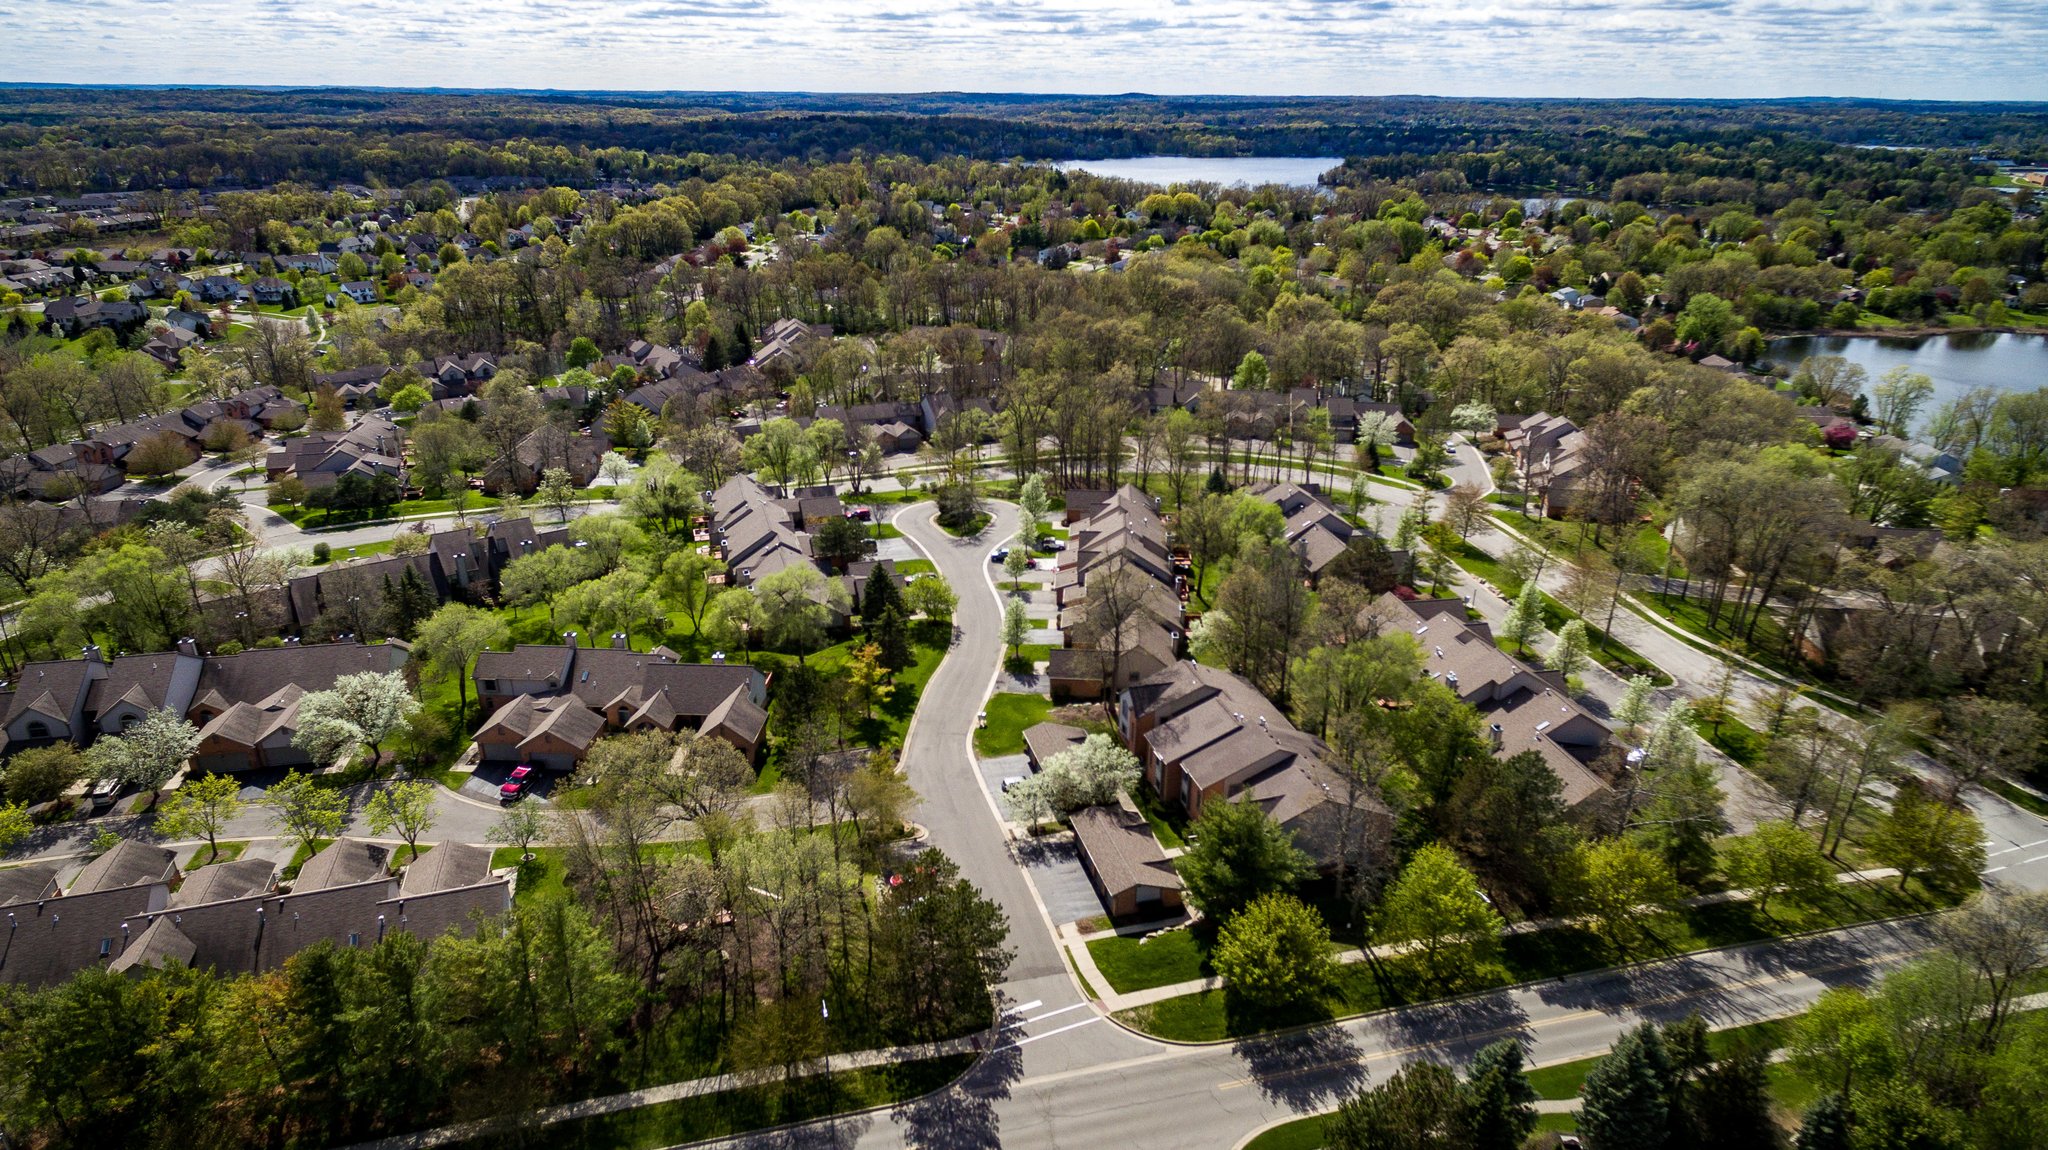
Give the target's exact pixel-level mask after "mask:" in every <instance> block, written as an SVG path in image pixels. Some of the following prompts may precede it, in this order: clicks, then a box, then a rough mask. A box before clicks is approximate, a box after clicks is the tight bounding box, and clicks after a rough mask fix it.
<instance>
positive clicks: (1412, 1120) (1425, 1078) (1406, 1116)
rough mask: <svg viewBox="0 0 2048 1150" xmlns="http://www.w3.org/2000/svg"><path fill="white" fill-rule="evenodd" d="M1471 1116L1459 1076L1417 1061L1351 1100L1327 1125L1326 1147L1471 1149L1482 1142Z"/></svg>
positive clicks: (1358, 1149)
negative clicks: (1471, 1129)
mask: <svg viewBox="0 0 2048 1150" xmlns="http://www.w3.org/2000/svg"><path fill="white" fill-rule="evenodd" d="M1465 1117H1466V1115H1465V1112H1464V1105H1463V1100H1462V1099H1461V1098H1460V1097H1459V1094H1458V1076H1457V1074H1456V1073H1454V1072H1453V1071H1452V1070H1451V1069H1450V1068H1449V1067H1447V1066H1440V1065H1438V1064H1437V1063H1434V1062H1417V1063H1412V1064H1410V1065H1408V1066H1403V1067H1402V1068H1401V1069H1399V1070H1397V1071H1395V1072H1394V1074H1393V1076H1392V1077H1390V1078H1388V1079H1387V1080H1386V1082H1384V1083H1382V1084H1380V1085H1379V1086H1376V1087H1372V1088H1370V1089H1366V1090H1361V1091H1360V1092H1359V1093H1358V1094H1357V1095H1355V1096H1353V1097H1351V1098H1348V1099H1346V1100H1345V1102H1344V1104H1343V1105H1342V1106H1339V1107H1338V1108H1337V1112H1336V1113H1335V1114H1332V1115H1330V1117H1329V1118H1328V1119H1327V1120H1326V1121H1325V1122H1324V1123H1323V1140H1322V1145H1323V1146H1326V1147H1328V1148H1329V1150H1466V1148H1468V1147H1476V1145H1477V1144H1476V1143H1475V1142H1473V1141H1472V1140H1471V1136H1470V1132H1469V1130H1468V1129H1467V1126H1466V1122H1465Z"/></svg>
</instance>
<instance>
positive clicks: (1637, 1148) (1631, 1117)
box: [1579, 1022, 1671, 1150]
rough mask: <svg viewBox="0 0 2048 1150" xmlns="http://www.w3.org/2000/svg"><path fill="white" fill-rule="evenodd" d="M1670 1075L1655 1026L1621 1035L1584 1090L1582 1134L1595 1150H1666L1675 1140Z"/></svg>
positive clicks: (1661, 1038)
mask: <svg viewBox="0 0 2048 1150" xmlns="http://www.w3.org/2000/svg"><path fill="white" fill-rule="evenodd" d="M1670 1074H1671V1068H1670V1062H1669V1059H1668V1058H1667V1057H1666V1055H1665V1051H1664V1039H1663V1037H1662V1036H1661V1035H1659V1034H1658V1033H1657V1026H1656V1024H1655V1023H1652V1022H1645V1023H1643V1024H1642V1025H1641V1026H1638V1027H1636V1028H1635V1029H1634V1030H1631V1031H1629V1032H1628V1033H1626V1034H1624V1035H1622V1036H1621V1041H1619V1042H1616V1043H1615V1044H1614V1049H1613V1051H1612V1052H1610V1053H1609V1054H1608V1055H1607V1057H1605V1058H1602V1059H1601V1060H1600V1061H1599V1062H1598V1063H1596V1064H1595V1065H1594V1067H1593V1070H1592V1072H1591V1073H1589V1074H1587V1075H1586V1084H1585V1087H1584V1088H1583V1089H1582V1090H1581V1091H1580V1092H1579V1100H1580V1107H1579V1132H1580V1133H1582V1134H1584V1135H1585V1136H1586V1141H1587V1143H1588V1144H1589V1145H1590V1146H1591V1147H1592V1148H1593V1150H1664V1147H1666V1146H1668V1145H1669V1144H1670V1140H1671V1104H1670V1099H1669V1097H1668V1096H1667V1094H1666V1090H1665V1087H1666V1083H1667V1082H1668V1080H1669V1079H1670Z"/></svg>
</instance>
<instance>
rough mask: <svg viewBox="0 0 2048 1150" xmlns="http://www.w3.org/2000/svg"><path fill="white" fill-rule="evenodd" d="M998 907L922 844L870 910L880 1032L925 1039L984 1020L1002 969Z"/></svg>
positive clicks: (1004, 951)
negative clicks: (899, 877)
mask: <svg viewBox="0 0 2048 1150" xmlns="http://www.w3.org/2000/svg"><path fill="white" fill-rule="evenodd" d="M1008 934H1009V919H1008V917H1007V916H1005V915H1004V914H1003V909H1002V907H1001V906H999V905H997V904H996V903H995V902H994V901H992V900H990V899H988V898H986V897H984V896H983V895H982V893H981V892H980V891H979V890H977V889H975V887H974V884H972V883H970V882H968V881H967V880H966V879H963V878H961V877H960V868H959V866H958V865H956V864H955V863H954V862H953V860H951V859H949V858H947V857H946V856H945V855H944V854H943V853H941V852H939V851H936V850H925V851H923V852H921V853H919V854H918V855H917V856H916V857H915V858H913V859H912V860H911V861H910V864H909V866H907V867H906V868H905V873H904V882H903V883H902V885H900V886H897V887H895V888H893V889H891V890H890V891H889V892H888V893H887V895H885V896H884V898H883V900H882V905H881V907H880V908H879V909H878V911H877V912H876V915H875V925H874V945H875V954H876V966H877V970H876V976H875V977H876V985H877V987H878V989H879V990H880V991H881V996H882V1001H881V1004H880V1006H881V1016H882V1021H883V1025H884V1028H885V1030H886V1031H888V1032H889V1033H891V1034H892V1035H894V1036H898V1037H901V1038H903V1039H907V1040H912V1041H918V1040H933V1039H938V1038H941V1037H944V1036H946V1035H952V1034H959V1033H961V1032H962V1031H963V1030H964V1029H965V1028H966V1027H967V1026H968V1025H985V1024H986V1020H987V1019H988V1017H989V1013H990V1005H989V988H990V987H991V986H993V985H994V984H995V983H996V982H998V981H999V980H1000V979H1001V978H1002V976H1003V972H1004V971H1005V970H1007V969H1009V965H1010V959H1011V958H1012V957H1013V952H1012V951H1010V950H1009V949H1008V948H1007V947H1005V946H1004V945H1003V940H1004V938H1006V937H1007V936H1008Z"/></svg>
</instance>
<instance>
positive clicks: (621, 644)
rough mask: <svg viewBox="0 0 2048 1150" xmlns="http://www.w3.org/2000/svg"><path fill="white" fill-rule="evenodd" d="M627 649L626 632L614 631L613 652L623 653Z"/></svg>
mask: <svg viewBox="0 0 2048 1150" xmlns="http://www.w3.org/2000/svg"><path fill="white" fill-rule="evenodd" d="M625 649H626V633H625V632H624V631H613V632H612V650H614V651H623V650H625Z"/></svg>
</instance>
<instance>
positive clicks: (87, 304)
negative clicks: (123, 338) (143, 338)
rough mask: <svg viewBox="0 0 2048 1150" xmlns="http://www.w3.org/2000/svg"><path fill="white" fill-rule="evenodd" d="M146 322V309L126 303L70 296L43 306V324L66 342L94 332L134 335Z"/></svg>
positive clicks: (124, 301) (136, 304)
mask: <svg viewBox="0 0 2048 1150" xmlns="http://www.w3.org/2000/svg"><path fill="white" fill-rule="evenodd" d="M148 320H149V309H148V308H146V307H144V306H142V305H141V304H139V303H133V302H130V301H128V300H103V299H100V298H98V297H96V296H89V295H81V296H69V297H66V298H64V299H57V300H51V301H50V302H49V303H47V304H45V305H43V322H44V323H46V324H48V325H49V326H50V328H51V329H53V330H55V331H57V332H59V333H61V334H62V335H63V336H64V338H66V339H77V338H78V337H79V336H81V335H84V334H85V333H86V332H88V331H91V330H92V329H94V328H99V327H106V328H113V329H114V330H116V331H133V330H134V329H136V328H138V327H141V326H142V325H143V324H144V323H145V322H147V321H148Z"/></svg>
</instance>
